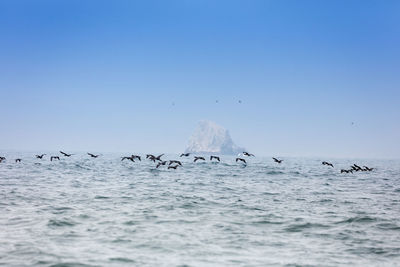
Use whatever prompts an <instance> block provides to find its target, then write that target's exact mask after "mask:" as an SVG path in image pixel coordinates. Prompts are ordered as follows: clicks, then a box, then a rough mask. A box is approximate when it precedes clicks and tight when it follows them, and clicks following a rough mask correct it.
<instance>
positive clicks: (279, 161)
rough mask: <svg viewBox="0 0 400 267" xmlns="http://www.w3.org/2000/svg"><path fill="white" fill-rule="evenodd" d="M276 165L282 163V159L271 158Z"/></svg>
mask: <svg viewBox="0 0 400 267" xmlns="http://www.w3.org/2000/svg"><path fill="white" fill-rule="evenodd" d="M272 159H273V160H274V161H275V162H276V163H282V161H283V159H277V158H272Z"/></svg>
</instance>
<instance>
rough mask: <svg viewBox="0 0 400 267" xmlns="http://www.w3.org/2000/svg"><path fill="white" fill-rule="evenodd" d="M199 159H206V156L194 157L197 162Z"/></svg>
mask: <svg viewBox="0 0 400 267" xmlns="http://www.w3.org/2000/svg"><path fill="white" fill-rule="evenodd" d="M198 160H206V159H205V158H204V157H194V160H193V162H196V161H198Z"/></svg>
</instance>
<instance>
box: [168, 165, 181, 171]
mask: <svg viewBox="0 0 400 267" xmlns="http://www.w3.org/2000/svg"><path fill="white" fill-rule="evenodd" d="M178 167H179V165H175V166H168V169H174V170H176V168H178Z"/></svg>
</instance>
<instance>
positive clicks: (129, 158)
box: [121, 156, 135, 162]
mask: <svg viewBox="0 0 400 267" xmlns="http://www.w3.org/2000/svg"><path fill="white" fill-rule="evenodd" d="M126 159H127V160H130V161H132V162H135V160H134V159H133V157H132V156H130V157H122V158H121V161H124V160H126Z"/></svg>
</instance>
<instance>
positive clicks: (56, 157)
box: [50, 156, 60, 161]
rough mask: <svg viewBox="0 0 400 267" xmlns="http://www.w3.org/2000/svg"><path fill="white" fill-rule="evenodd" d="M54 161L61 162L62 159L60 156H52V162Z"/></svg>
mask: <svg viewBox="0 0 400 267" xmlns="http://www.w3.org/2000/svg"><path fill="white" fill-rule="evenodd" d="M53 160H60V157H59V156H51V157H50V161H53Z"/></svg>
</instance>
